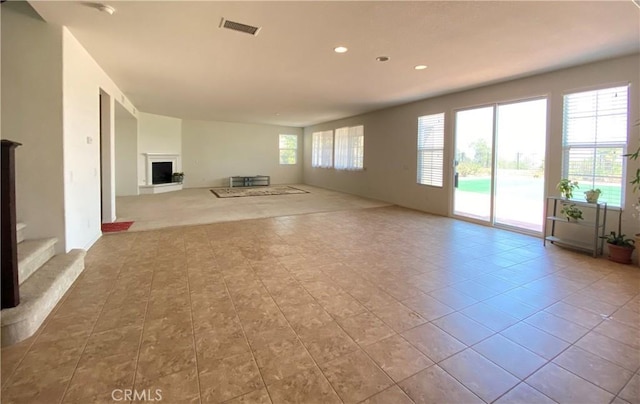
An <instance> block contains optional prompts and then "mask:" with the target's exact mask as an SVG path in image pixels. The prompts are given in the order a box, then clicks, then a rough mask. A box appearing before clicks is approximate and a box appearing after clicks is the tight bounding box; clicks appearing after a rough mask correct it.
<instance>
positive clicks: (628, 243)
mask: <svg viewBox="0 0 640 404" xmlns="http://www.w3.org/2000/svg"><path fill="white" fill-rule="evenodd" d="M600 238H603V239H605V240H606V241H607V243H609V244H613V245H617V246H619V247H625V248H635V243H636V242H635V240H634V239H631V238H627V236H626V235H624V234H620V233H616V232H615V231H612V232H611V233H609V235H607V236H601V237H600Z"/></svg>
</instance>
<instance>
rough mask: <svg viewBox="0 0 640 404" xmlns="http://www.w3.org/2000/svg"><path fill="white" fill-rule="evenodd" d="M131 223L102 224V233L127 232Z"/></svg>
mask: <svg viewBox="0 0 640 404" xmlns="http://www.w3.org/2000/svg"><path fill="white" fill-rule="evenodd" d="M132 224H133V222H114V223H102V232H103V233H115V232H117V231H127V230H129V227H131V225H132Z"/></svg>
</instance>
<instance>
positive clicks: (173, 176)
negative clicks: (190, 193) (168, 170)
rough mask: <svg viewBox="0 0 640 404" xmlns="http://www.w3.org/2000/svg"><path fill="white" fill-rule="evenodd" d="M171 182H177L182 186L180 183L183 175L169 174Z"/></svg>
mask: <svg viewBox="0 0 640 404" xmlns="http://www.w3.org/2000/svg"><path fill="white" fill-rule="evenodd" d="M171 180H172V181H173V182H179V183H180V184H182V181H183V180H184V173H173V174H171Z"/></svg>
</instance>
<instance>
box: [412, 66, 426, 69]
mask: <svg viewBox="0 0 640 404" xmlns="http://www.w3.org/2000/svg"><path fill="white" fill-rule="evenodd" d="M426 68H427V65H417V66H415V67H414V69H416V70H424V69H426Z"/></svg>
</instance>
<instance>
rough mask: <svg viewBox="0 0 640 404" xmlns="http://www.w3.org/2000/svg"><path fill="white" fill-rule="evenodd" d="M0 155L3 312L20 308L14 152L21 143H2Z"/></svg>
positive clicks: (5, 141)
mask: <svg viewBox="0 0 640 404" xmlns="http://www.w3.org/2000/svg"><path fill="white" fill-rule="evenodd" d="M0 143H1V145H2V152H1V153H0V158H1V159H2V160H1V161H2V162H1V166H2V173H1V174H0V183H1V184H0V192H2V193H1V194H0V221H1V222H0V238H1V240H0V241H1V242H0V244H2V247H1V253H2V258H1V261H0V264H1V268H0V270H1V275H2V277H1V278H0V282H2V283H1V286H2V290H1V291H0V293H2V308H3V309H4V308H9V307H16V306H17V305H18V304H20V290H19V280H18V238H17V235H16V224H17V222H16V164H15V151H16V147H18V146H21V144H20V143H18V142H14V141H11V140H6V139H2V140H1V141H0Z"/></svg>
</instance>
